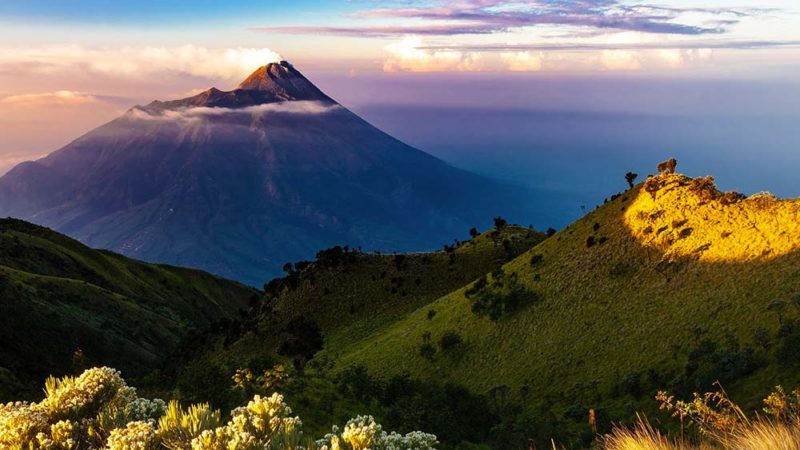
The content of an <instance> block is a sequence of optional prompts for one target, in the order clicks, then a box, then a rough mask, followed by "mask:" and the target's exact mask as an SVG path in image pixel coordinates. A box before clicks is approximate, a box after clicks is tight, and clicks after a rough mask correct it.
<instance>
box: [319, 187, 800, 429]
mask: <svg viewBox="0 0 800 450" xmlns="http://www.w3.org/2000/svg"><path fill="white" fill-rule="evenodd" d="M799 249H800V201H798V200H782V201H778V200H775V199H772V198H770V197H769V196H763V195H762V196H754V197H752V198H748V199H744V198H743V196H739V195H735V194H733V193H729V194H723V193H720V192H718V191H717V190H716V189H715V188H714V186H713V183H712V182H711V180H710V179H694V180H693V179H691V178H688V177H685V176H681V175H668V176H664V177H655V178H651V179H649V180H648V181H647V182H646V183H643V184H641V185H638V186H636V187H635V188H633V189H631V190H629V191H627V192H625V193H623V194H622V195H620V196H615V198H614V199H613V200H612V201H610V202H608V203H606V204H604V205H602V206H601V207H599V208H598V209H596V210H595V211H593V212H591V213H589V214H588V215H587V216H585V217H584V218H582V219H581V220H579V221H577V222H575V223H574V224H572V225H570V226H569V227H567V228H566V229H564V230H563V231H561V232H560V233H558V234H556V235H555V236H554V237H552V238H549V239H547V240H545V241H543V242H542V243H541V244H539V245H538V246H536V247H534V248H532V249H530V250H529V251H527V252H526V253H524V254H523V255H521V256H519V257H517V258H516V259H514V260H513V261H511V262H509V263H507V264H506V265H504V266H503V268H502V270H501V271H497V272H495V273H493V274H492V275H490V276H488V277H486V278H485V279H484V280H483V281H479V282H476V283H472V284H471V285H468V286H466V287H464V288H461V289H458V290H456V291H454V292H452V293H450V294H448V295H446V296H443V297H441V298H439V299H437V300H436V301H434V302H432V303H430V304H426V305H423V306H420V307H419V308H417V309H416V310H415V311H413V312H410V313H408V314H406V315H405V316H404V317H402V318H401V319H400V320H397V321H386V322H384V326H383V327H381V328H380V329H375V331H373V332H372V333H371V334H370V335H369V336H367V337H366V338H363V339H359V340H357V341H356V340H351V341H350V344H349V345H348V346H346V347H344V346H342V347H336V348H332V349H328V350H325V351H324V352H323V357H324V356H325V355H329V354H331V353H332V352H333V353H335V355H334V356H336V358H335V361H336V365H337V367H338V368H339V369H342V368H345V367H347V366H349V365H364V366H366V368H367V369H368V370H369V372H370V373H371V374H373V375H375V376H377V377H379V378H383V379H387V378H389V377H391V376H393V375H398V374H402V373H408V374H410V375H411V376H412V377H413V378H416V379H421V380H439V381H452V382H456V383H458V384H461V385H464V386H467V387H469V388H470V389H471V390H472V391H473V392H477V393H487V394H489V396H490V397H491V398H494V399H497V400H498V401H503V402H515V403H519V404H521V405H524V407H525V409H526V410H527V411H528V412H530V413H531V414H539V415H541V416H546V417H551V418H553V420H555V419H558V420H567V421H571V422H572V423H573V424H574V427H575V428H576V429H583V430H585V431H589V427H588V425H587V417H588V410H589V408H594V409H596V410H597V413H598V415H602V416H603V417H605V418H606V419H608V418H616V419H621V418H627V417H630V416H631V414H633V412H634V410H635V409H636V408H638V407H643V408H645V409H646V410H647V409H648V408H650V409H651V410H652V406H654V402H653V401H652V398H653V397H652V395H653V394H654V393H655V391H656V390H657V389H659V388H668V389H671V390H673V391H675V392H678V393H684V394H686V393H688V392H690V391H692V390H699V389H703V388H707V387H710V384H711V383H712V382H713V381H714V380H720V381H722V382H723V384H724V385H725V386H726V387H727V388H728V389H729V391H731V392H732V393H733V394H734V396H735V397H736V398H738V399H740V400H743V401H744V402H745V406H747V407H751V408H752V407H756V406H758V403H756V401H757V399H758V398H759V396H760V395H761V394H762V393H763V392H768V391H769V390H770V388H771V386H772V385H774V384H777V383H785V384H786V385H789V386H794V385H797V384H798V383H800V370H798V369H799V368H800V367H799V366H800V253H798V250H799ZM431 310H435V311H436V314H435V316H433V317H429V315H428V311H431ZM445 334H449V335H450V338H449V341H450V342H455V344H454V345H443V344H444V341H442V338H443V336H444V335H445ZM453 335H456V336H458V338H459V339H453V338H452V336H453ZM350 337H351V338H358V337H357V336H353V335H351V336H350ZM458 341H460V342H458ZM748 402H750V403H748ZM531 420H533V421H535V420H536V419H535V418H534V419H531Z"/></svg>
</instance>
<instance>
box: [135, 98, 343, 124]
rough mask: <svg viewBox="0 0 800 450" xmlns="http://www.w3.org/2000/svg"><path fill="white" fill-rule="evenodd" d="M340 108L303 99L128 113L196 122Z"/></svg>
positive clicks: (321, 111)
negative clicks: (215, 118) (240, 116)
mask: <svg viewBox="0 0 800 450" xmlns="http://www.w3.org/2000/svg"><path fill="white" fill-rule="evenodd" d="M338 109H341V106H339V105H337V104H330V103H324V102H317V101H308V100H301V101H286V102H275V103H265V104H263V105H253V106H246V107H244V108H219V107H215V108H210V107H206V106H198V107H193V108H182V109H171V110H165V111H163V112H161V113H160V114H151V113H149V112H147V111H144V110H142V109H139V108H134V109H132V110H131V111H130V112H129V113H128V114H129V116H130V117H133V118H135V119H140V120H163V121H188V122H195V121H201V120H205V119H206V118H208V117H214V116H221V115H224V114H250V115H252V116H253V117H260V116H263V115H265V114H270V113H284V114H325V113H328V112H331V111H335V110H338Z"/></svg>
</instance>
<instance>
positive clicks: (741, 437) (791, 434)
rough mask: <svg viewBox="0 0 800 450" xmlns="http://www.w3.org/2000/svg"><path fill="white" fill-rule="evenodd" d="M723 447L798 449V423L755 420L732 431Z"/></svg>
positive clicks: (799, 433) (772, 449)
mask: <svg viewBox="0 0 800 450" xmlns="http://www.w3.org/2000/svg"><path fill="white" fill-rule="evenodd" d="M725 447H727V448H731V449H736V450H800V424H793V425H784V424H775V423H771V422H756V423H754V424H753V425H751V426H749V427H746V428H743V429H741V430H739V431H737V432H736V433H734V435H733V437H732V438H731V439H730V443H729V444H728V445H726V446H725Z"/></svg>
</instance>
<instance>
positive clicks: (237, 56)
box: [0, 45, 281, 79]
mask: <svg viewBox="0 0 800 450" xmlns="http://www.w3.org/2000/svg"><path fill="white" fill-rule="evenodd" d="M280 59H281V57H280V55H279V54H277V53H276V52H274V51H272V50H270V49H268V48H242V47H239V48H221V49H211V48H206V47H199V46H195V45H184V46H180V47H123V48H103V49H96V48H86V47H82V46H78V45H61V46H46V47H36V48H18V47H5V48H0V69H17V70H19V69H20V68H23V69H27V70H32V71H35V72H39V73H44V74H52V75H55V74H58V73H60V72H64V71H69V70H88V71H90V72H94V73H100V74H107V75H113V76H122V77H142V76H148V75H153V74H157V73H162V72H171V73H181V74H188V75H194V76H200V77H206V78H226V79H238V78H241V77H243V76H245V75H247V74H249V73H250V72H252V71H253V70H255V69H256V68H257V67H260V66H263V65H265V64H268V63H271V62H277V61H280Z"/></svg>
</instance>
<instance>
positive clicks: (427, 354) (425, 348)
mask: <svg viewBox="0 0 800 450" xmlns="http://www.w3.org/2000/svg"><path fill="white" fill-rule="evenodd" d="M419 355H420V356H422V357H423V358H425V359H427V360H429V361H432V360H433V357H434V356H436V347H434V346H433V344H431V343H430V342H428V341H425V342H423V343H422V345H420V346H419Z"/></svg>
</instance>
